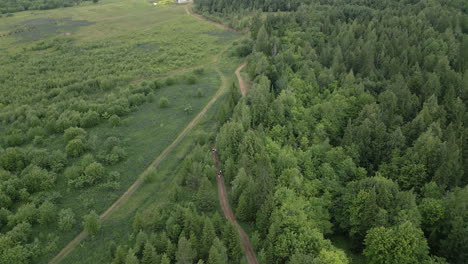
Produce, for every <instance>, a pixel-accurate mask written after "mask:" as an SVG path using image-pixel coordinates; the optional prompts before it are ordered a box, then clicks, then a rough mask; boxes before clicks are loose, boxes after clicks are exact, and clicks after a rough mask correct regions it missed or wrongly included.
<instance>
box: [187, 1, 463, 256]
mask: <svg viewBox="0 0 468 264" xmlns="http://www.w3.org/2000/svg"><path fill="white" fill-rule="evenodd" d="M195 3H196V6H195V9H196V10H198V11H199V12H201V13H205V14H207V15H208V16H210V17H212V18H216V19H219V20H223V21H226V22H227V23H230V24H231V25H237V26H239V24H236V22H235V21H233V18H234V17H235V15H233V14H232V12H234V13H235V12H238V13H242V14H243V15H245V14H249V12H250V14H251V19H250V32H251V36H252V40H251V41H245V42H244V45H245V48H244V49H240V51H242V52H243V53H246V54H247V53H250V55H249V57H248V61H249V65H248V73H249V74H250V76H251V78H252V80H253V84H252V87H251V90H250V91H249V93H248V95H247V97H246V98H245V99H242V100H240V101H239V103H238V104H237V105H236V106H235V108H234V109H233V118H232V120H230V121H228V122H227V123H226V124H225V125H224V126H223V127H222V128H221V130H220V132H219V135H218V137H217V142H218V145H219V149H220V154H221V158H222V160H223V162H224V171H225V173H226V177H228V179H229V181H230V182H231V184H232V188H233V203H234V205H235V206H236V207H237V210H236V213H237V214H238V217H239V218H240V219H241V220H243V221H246V222H250V223H252V224H254V225H255V226H256V229H255V230H256V231H257V232H258V234H259V236H260V241H261V243H260V246H259V259H260V260H261V261H260V262H262V261H263V262H262V263H311V262H312V263H331V262H326V261H322V260H321V258H322V257H323V254H326V255H327V256H328V257H329V258H330V259H331V258H333V259H336V260H337V262H333V263H346V260H341V253H340V251H339V250H336V249H333V247H331V246H330V245H329V244H328V243H327V241H328V240H324V239H323V238H321V236H322V234H324V235H325V238H333V237H336V236H340V235H345V236H346V237H347V239H348V240H349V241H351V242H352V245H353V251H354V252H357V253H362V254H363V255H364V256H365V258H366V261H367V262H368V263H444V262H445V261H447V262H449V263H466V261H467V259H468V255H467V252H468V247H467V245H468V241H467V239H468V210H467V207H466V206H467V202H468V200H467V197H468V187H467V183H468V167H467V166H468V137H467V136H468V127H467V122H468V115H467V111H466V108H467V102H468V35H467V33H468V15H467V10H468V2H466V1H439V0H427V1H417V0H414V1H410V0H408V1H371V0H370V1H363V0H337V1H319V0H317V1H303V2H295V1H274V2H273V3H269V2H267V1H244V2H242V1H223V0H198V1H195ZM259 10H260V11H289V12H278V13H268V14H267V15H265V16H260V15H258V11H259ZM249 47H251V48H249ZM250 50H251V52H250ZM332 240H333V239H332ZM323 251H326V252H327V253H323ZM338 260H339V261H338Z"/></svg>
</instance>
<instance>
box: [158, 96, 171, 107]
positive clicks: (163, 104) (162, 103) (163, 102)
mask: <svg viewBox="0 0 468 264" xmlns="http://www.w3.org/2000/svg"><path fill="white" fill-rule="evenodd" d="M168 106H169V99H167V97H165V96H163V97H161V99H159V107H161V108H166V107H168Z"/></svg>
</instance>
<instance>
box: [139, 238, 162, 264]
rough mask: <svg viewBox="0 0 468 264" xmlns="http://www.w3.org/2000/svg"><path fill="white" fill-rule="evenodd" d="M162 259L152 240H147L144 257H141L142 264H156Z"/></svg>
mask: <svg viewBox="0 0 468 264" xmlns="http://www.w3.org/2000/svg"><path fill="white" fill-rule="evenodd" d="M159 261H160V259H159V256H158V254H157V253H156V250H155V248H154V247H153V245H151V243H150V242H146V244H145V249H144V250H143V258H142V259H141V263H142V264H156V263H159Z"/></svg>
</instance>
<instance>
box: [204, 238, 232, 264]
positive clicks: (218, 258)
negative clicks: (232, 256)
mask: <svg viewBox="0 0 468 264" xmlns="http://www.w3.org/2000/svg"><path fill="white" fill-rule="evenodd" d="M227 262H228V257H227V253H226V247H225V246H224V245H223V242H221V241H220V240H219V239H218V238H215V239H214V240H213V245H212V246H211V248H210V254H209V257H208V264H223V263H227Z"/></svg>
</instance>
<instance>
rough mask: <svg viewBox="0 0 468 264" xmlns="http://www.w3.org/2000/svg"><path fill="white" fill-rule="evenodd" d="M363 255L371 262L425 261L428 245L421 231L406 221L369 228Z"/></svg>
mask: <svg viewBox="0 0 468 264" xmlns="http://www.w3.org/2000/svg"><path fill="white" fill-rule="evenodd" d="M364 243H365V245H366V248H365V249H364V255H365V256H366V257H367V259H368V262H369V263H371V264H373V263H403V264H404V263H426V261H427V260H428V258H429V256H428V253H429V250H428V249H429V247H428V246H427V242H426V239H425V238H424V236H423V232H422V231H421V230H420V229H419V228H417V227H414V226H413V225H412V224H411V223H409V222H406V223H403V224H401V225H398V226H395V227H392V228H389V229H388V228H385V227H377V228H373V229H371V230H369V233H368V234H367V235H366V239H365V242H364Z"/></svg>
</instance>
